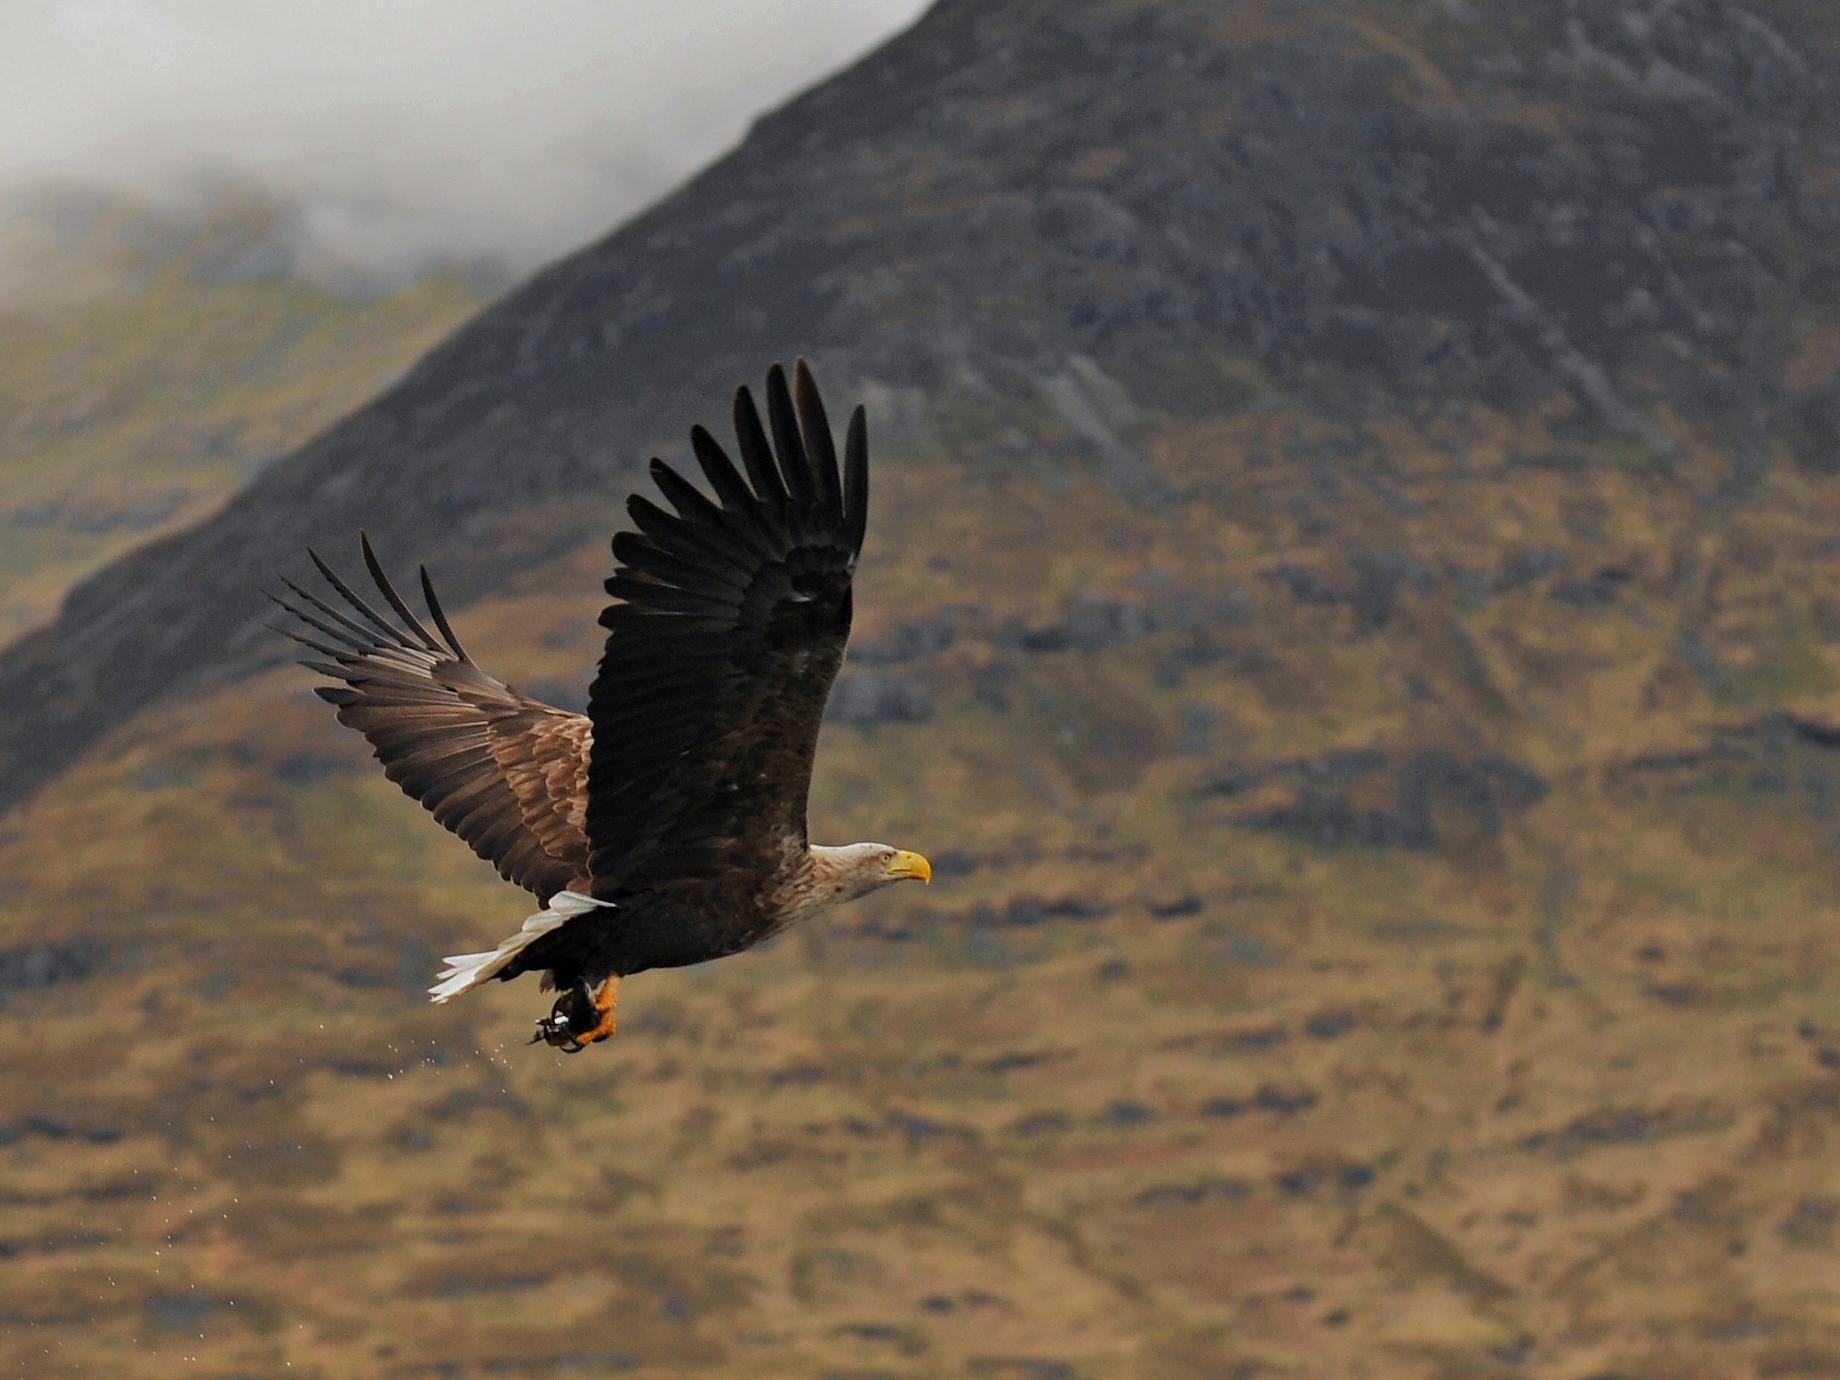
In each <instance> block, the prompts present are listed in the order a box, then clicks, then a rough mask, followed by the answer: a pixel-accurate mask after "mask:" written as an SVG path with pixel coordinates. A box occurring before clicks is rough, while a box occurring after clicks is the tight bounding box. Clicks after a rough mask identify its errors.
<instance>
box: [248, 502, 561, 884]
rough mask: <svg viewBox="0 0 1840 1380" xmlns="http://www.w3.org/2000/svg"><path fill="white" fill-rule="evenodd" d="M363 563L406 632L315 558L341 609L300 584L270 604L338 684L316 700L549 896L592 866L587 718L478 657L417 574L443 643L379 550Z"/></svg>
mask: <svg viewBox="0 0 1840 1380" xmlns="http://www.w3.org/2000/svg"><path fill="white" fill-rule="evenodd" d="M360 544H361V548H362V552H363V556H364V564H365V567H366V568H367V569H368V571H369V572H370V575H371V579H372V581H373V582H374V583H375V584H376V586H377V592H378V593H379V594H380V595H381V596H382V597H383V600H384V602H385V604H387V605H388V606H389V608H390V609H391V610H393V611H394V612H395V614H396V616H397V618H398V619H400V620H401V623H400V625H399V624H398V623H395V622H392V621H391V620H390V619H388V618H386V617H385V616H384V615H383V614H381V613H379V612H378V611H377V609H376V608H375V607H373V606H372V605H371V604H370V603H368V602H367V601H366V600H365V599H364V598H362V597H361V596H360V595H359V594H358V593H357V592H356V591H354V590H353V589H352V588H351V587H350V586H349V585H347V584H346V583H345V581H344V580H342V579H341V578H340V577H339V575H338V574H337V573H336V572H335V571H334V570H333V569H332V568H331V567H330V566H329V565H327V564H326V563H325V562H324V561H322V560H321V559H320V558H319V556H318V555H317V554H315V553H313V552H309V553H308V554H309V555H310V556H311V557H312V560H313V564H314V565H315V567H316V568H317V569H318V570H319V572H320V574H321V576H322V577H324V579H325V581H326V583H327V585H328V586H329V587H330V591H331V593H332V594H333V595H335V596H336V597H337V599H338V600H339V601H340V602H341V603H342V605H343V607H339V606H337V605H335V604H334V603H333V602H331V601H329V600H327V599H324V598H322V597H320V596H319V595H316V594H314V593H312V592H310V591H308V590H306V589H303V588H302V587H301V586H299V585H297V584H295V583H294V582H293V581H291V580H287V581H284V583H285V584H286V585H287V587H288V591H289V593H290V595H291V596H292V597H291V598H288V599H284V598H279V597H277V598H276V599H275V602H276V603H277V604H279V605H280V606H281V607H282V608H283V609H285V610H287V611H288V612H289V613H290V614H292V615H293V616H294V617H295V618H297V619H299V620H300V622H301V623H302V624H304V625H305V627H306V628H307V629H309V630H310V634H311V635H309V634H308V633H303V632H299V631H289V630H288V629H282V631H284V632H287V633H288V636H290V637H292V638H294V639H295V640H296V641H298V642H300V643H302V644H303V645H305V646H307V647H309V648H311V649H312V650H313V651H315V652H317V653H318V654H319V658H322V659H315V660H311V661H306V662H303V663H302V664H303V665H306V666H308V667H310V668H311V669H313V670H315V671H317V672H319V673H320V674H321V675H325V676H329V677H331V678H333V679H334V680H336V681H338V682H339V683H338V684H336V685H325V686H320V687H319V688H318V689H317V691H316V693H317V694H318V695H319V697H320V698H321V699H323V700H325V701H326V702H327V703H328V704H331V705H332V706H333V707H334V708H336V709H337V710H338V715H339V722H340V723H343V724H346V725H348V726H350V727H352V728H355V729H357V730H358V731H359V732H360V733H362V734H363V735H364V736H365V738H367V739H368V740H369V741H370V744H371V746H372V748H373V749H375V751H376V755H377V760H378V761H379V762H381V763H382V764H383V770H384V774H385V775H386V776H388V777H389V779H390V780H392V781H394V782H395V783H396V784H397V785H398V786H400V787H402V789H403V791H404V793H405V794H407V795H409V796H411V797H413V798H414V799H416V800H419V801H420V802H421V803H422V804H423V806H425V807H426V808H427V809H428V810H429V811H430V812H431V813H432V814H433V815H434V817H435V819H436V821H437V822H438V823H440V824H441V825H442V826H443V827H445V828H447V829H450V830H452V831H453V832H454V833H456V834H458V835H459V836H460V837H461V838H462V839H464V840H465V841H466V842H467V844H468V845H469V846H470V847H471V848H472V849H473V851H474V852H475V853H477V854H478V855H479V856H480V857H482V858H484V859H485V860H486V861H488V862H490V863H492V864H493V866H495V867H496V868H497V869H498V872H499V875H500V876H502V877H504V878H505V879H506V880H507V881H512V882H516V883H517V884H518V885H519V886H522V887H524V888H526V889H527V890H529V891H532V892H534V893H535V894H536V895H538V896H540V897H541V896H553V895H555V894H556V893H558V892H562V891H565V890H566V889H567V888H568V887H569V886H570V884H571V883H572V882H576V881H579V880H582V879H584V878H585V876H586V869H587V860H588V859H587V854H588V849H587V837H586V834H585V833H584V832H583V829H584V824H585V820H586V814H587V772H588V755H589V747H590V743H591V741H592V737H593V730H592V729H591V728H590V726H589V723H588V720H587V719H586V718H584V717H582V716H581V715H579V714H570V713H566V712H564V711H562V710H559V709H555V708H553V707H551V706H550V705H547V704H542V703H540V702H539V701H536V700H533V699H531V698H529V697H528V696H525V695H520V694H519V693H517V692H516V691H515V690H512V689H511V688H510V687H509V686H507V685H505V684H504V683H503V682H502V681H499V680H498V679H496V678H495V677H493V676H490V675H487V674H486V673H485V672H484V671H482V670H480V668H479V667H478V666H477V665H476V664H475V663H474V662H473V660H472V658H471V657H469V656H468V655H467V654H466V652H465V650H464V649H463V648H462V647H461V645H460V642H459V639H458V638H456V637H455V636H454V632H453V628H452V627H451V626H450V625H449V623H448V621H447V615H446V614H445V613H444V612H443V611H442V609H441V605H440V601H439V600H438V599H437V598H436V597H435V593H434V586H433V583H432V582H431V581H430V580H429V578H428V572H427V571H426V570H425V569H424V570H423V571H421V586H422V595H423V598H424V600H425V601H426V603H427V606H428V615H429V617H430V618H431V619H432V620H433V622H434V625H435V627H436V628H437V629H439V631H440V635H441V639H442V640H440V641H437V640H436V638H435V636H434V635H433V634H432V633H430V632H429V630H428V628H427V627H426V626H425V625H424V624H423V623H422V621H421V620H420V618H418V617H417V616H416V614H415V613H414V612H413V611H412V610H411V609H410V608H409V606H408V604H407V602H406V601H405V600H404V599H403V598H402V596H401V595H400V594H398V593H397V591H396V588H395V586H394V585H392V584H391V583H390V580H389V578H388V576H386V575H385V574H384V571H383V567H382V565H381V564H380V563H379V561H378V560H377V556H376V553H375V552H374V551H373V550H372V549H371V544H370V541H369V539H368V538H361V539H360Z"/></svg>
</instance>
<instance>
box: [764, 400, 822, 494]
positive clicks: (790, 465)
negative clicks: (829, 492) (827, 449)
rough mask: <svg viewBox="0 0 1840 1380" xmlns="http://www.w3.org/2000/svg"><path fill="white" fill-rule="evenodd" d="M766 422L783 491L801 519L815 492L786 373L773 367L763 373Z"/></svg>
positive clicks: (809, 463)
mask: <svg viewBox="0 0 1840 1380" xmlns="http://www.w3.org/2000/svg"><path fill="white" fill-rule="evenodd" d="M767 421H768V423H769V424H770V425H771V426H772V428H773V450H774V453H775V454H776V455H777V456H778V457H779V471H780V473H781V474H782V475H784V476H785V478H786V492H787V493H789V494H791V495H792V502H793V507H794V508H795V509H796V510H797V511H798V514H799V515H800V516H802V515H803V512H804V510H805V509H806V508H809V507H810V506H811V502H812V500H813V499H814V498H815V497H817V489H816V487H815V486H814V485H813V484H812V481H811V462H810V461H809V460H807V459H806V458H805V442H804V441H803V440H802V439H801V438H800V436H799V423H798V418H797V416H796V415H795V414H794V412H793V408H792V394H791V392H790V391H788V390H787V388H786V371H785V370H784V369H782V368H780V367H779V365H777V364H775V365H774V366H773V367H772V368H771V369H769V370H768V371H767ZM794 521H795V523H796V521H797V518H796V517H795V519H794Z"/></svg>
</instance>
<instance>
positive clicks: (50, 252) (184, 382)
mask: <svg viewBox="0 0 1840 1380" xmlns="http://www.w3.org/2000/svg"><path fill="white" fill-rule="evenodd" d="M0 213H3V214H0V251H3V252H0V418H4V419H5V420H4V423H3V424H0V642H5V641H9V640H11V639H12V638H14V637H17V636H18V635H20V634H21V633H23V632H25V631H26V630H27V629H28V628H31V627H34V626H36V625H38V624H41V623H45V622H48V621H50V618H51V616H52V614H53V613H54V612H55V611H56V608H57V601H58V598H59V597H60V596H61V595H62V594H63V592H64V591H65V590H66V589H67V588H68V587H69V586H70V584H71V583H72V582H73V581H74V580H76V579H78V578H80V577H82V576H85V575H88V574H90V573H92V572H93V571H95V570H96V569H98V568H99V567H101V566H102V565H104V564H105V563H106V562H107V561H109V560H110V559H112V558H114V557H116V556H119V555H121V554H122V553H123V552H125V551H127V550H129V549H131V548H132V547H134V546H135V545H138V544H139V543H141V542H144V541H146V540H147V539H148V538H149V537H150V536H153V535H155V534H158V533H160V532H169V531H173V530H176V529H178V528H179V527H182V526H185V525H187V524H190V523H193V522H196V521H197V520H198V519H199V518H200V517H201V516H203V515H204V514H205V513H208V512H209V511H210V510H211V509H212V508H213V507H215V506H216V505H217V504H218V503H219V502H220V501H222V500H223V499H224V498H226V497H228V496H229V495H230V494H231V493H233V492H234V491H235V490H236V489H237V488H239V487H240V486H241V485H242V484H243V483H244V482H245V481H246V480H247V479H248V478H249V476H250V475H251V474H252V473H254V472H255V471H256V470H257V469H258V468H259V467H260V466H261V464H262V463H263V462H265V461H267V460H270V459H273V458H274V457H275V456H276V455H279V454H281V453H283V452H285V451H286V450H288V449H291V448H292V447H294V446H295V445H298V444H299V443H300V441H301V440H302V439H303V438H305V437H308V436H311V435H312V434H314V433H315V432H317V431H320V430H322V429H323V428H324V427H325V426H326V424H327V423H328V422H329V421H330V420H332V419H333V418H336V417H338V416H339V415H341V414H342V413H344V412H347V411H349V410H351V409H352V408H353V407H355V406H357V405H358V404H359V403H360V402H362V401H363V400H364V399H365V398H367V397H368V396H370V395H371V394H372V393H374V392H375V391H376V390H377V388H378V387H379V386H381V385H382V384H383V383H386V382H387V381H388V380H390V379H391V378H393V377H395V376H396V375H397V374H399V373H401V371H402V370H403V369H404V368H406V367H407V366H408V365H409V364H410V363H412V362H413V361H414V359H415V358H416V356H418V355H419V354H421V353H422V352H423V351H425V350H426V349H427V348H428V347H429V345H431V344H432V343H434V342H435V341H436V340H438V339H439V338H440V337H441V336H443V335H445V334H446V333H447V332H448V331H450V330H452V329H453V328H454V327H455V326H456V325H458V324H459V323H460V322H461V321H462V320H464V319H465V318H466V317H467V316H468V315H470V314H471V312H472V311H474V310H475V309H477V307H478V306H479V305H480V298H479V296H478V290H477V289H476V288H474V287H473V286H471V285H469V284H468V283H467V282H466V280H465V279H464V278H463V277H462V275H461V274H460V273H458V272H457V271H454V270H452V269H449V270H446V271H436V272H431V273H428V274H426V275H424V276H422V277H421V278H420V279H418V280H417V281H414V282H409V283H398V284H392V285H388V286H387V288H386V287H363V288H361V287H360V285H358V284H356V283H351V282H347V283H345V284H343V285H340V284H338V283H337V282H336V279H334V278H333V277H332V274H331V272H330V270H331V269H332V268H333V267H334V266H332V265H326V266H324V268H325V270H326V271H324V272H317V273H316V272H308V271H305V270H306V269H307V268H310V267H311V266H310V265H302V264H301V263H299V262H298V258H299V255H298V252H297V250H296V248H295V246H294V245H293V244H292V243H291V239H292V235H291V232H292V230H293V226H292V225H291V221H290V211H289V208H288V207H286V206H285V205H282V204H279V203H277V202H275V201H274V200H273V199H272V198H266V197H263V196H261V195H259V194H256V193H254V192H251V191H249V190H248V189H242V188H231V187H224V188H219V189H217V191H216V192H215V194H213V195H212V196H210V197H208V198H206V199H203V200H201V201H200V202H199V203H198V204H197V205H194V206H191V207H187V208H182V209H178V210H169V211H164V212H162V211H156V210H154V209H153V208H150V207H147V206H143V205H139V204H136V203H135V202H133V201H130V200H127V199H124V198H118V197H109V196H104V195H102V194H100V193H93V192H90V193H86V192H79V191H74V190H70V189H64V190H61V191H55V190H52V191H44V192H41V193H38V194H35V195H28V194H18V195H16V196H15V197H14V198H13V199H12V200H10V201H9V202H8V204H7V205H6V206H4V207H0ZM347 277H349V274H348V275H347Z"/></svg>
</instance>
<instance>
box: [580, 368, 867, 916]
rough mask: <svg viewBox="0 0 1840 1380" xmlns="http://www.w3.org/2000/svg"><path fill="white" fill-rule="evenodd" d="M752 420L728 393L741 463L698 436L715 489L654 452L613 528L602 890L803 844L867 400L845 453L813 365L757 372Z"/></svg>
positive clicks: (603, 726)
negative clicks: (645, 489)
mask: <svg viewBox="0 0 1840 1380" xmlns="http://www.w3.org/2000/svg"><path fill="white" fill-rule="evenodd" d="M766 404H767V406H766V419H765V424H764V425H763V422H762V418H761V414H760V410H759V409H758V407H757V406H756V404H755V402H754V398H753V395H752V394H751V393H750V392H749V391H748V390H747V389H746V388H742V389H740V390H739V391H738V392H737V393H736V396H735V410H734V417H735V444H736V449H737V451H738V452H739V456H740V465H739V466H737V465H736V463H735V462H734V460H732V459H731V458H730V457H729V455H728V453H727V452H726V451H725V450H724V449H723V448H722V446H721V445H720V443H718V442H717V441H716V439H715V437H713V436H712V435H710V434H709V432H707V431H705V430H703V429H702V428H700V427H699V428H697V429H696V430H695V431H693V432H692V433H691V448H692V451H693V453H694V456H695V459H696V462H697V467H698V469H699V470H700V472H701V475H702V478H703V480H704V482H705V483H706V484H707V485H708V487H709V490H710V491H711V492H712V493H713V494H714V497H713V498H711V497H710V496H709V495H708V494H706V493H705V492H704V491H703V490H702V489H700V488H698V487H697V486H696V485H695V484H693V483H691V482H690V481H689V480H688V479H686V478H684V477H683V476H682V475H680V474H679V473H678V472H677V471H676V470H674V469H673V468H672V467H671V466H669V465H667V464H665V463H664V462H663V461H661V460H654V461H653V462H652V476H653V478H654V480H655V481H656V483H657V485H658V489H659V492H660V493H661V494H662V496H663V498H664V500H665V503H666V504H668V505H669V506H668V508H667V507H663V506H660V505H659V504H657V503H653V502H651V501H649V500H647V499H645V498H642V497H637V496H635V497H634V498H633V499H631V500H630V501H629V503H628V505H627V509H628V512H629V514H630V515H631V517H632V521H633V525H634V527H635V528H636V529H637V530H635V531H626V532H621V533H620V534H619V535H618V536H616V537H615V538H614V541H613V553H614V556H615V559H616V567H615V570H614V573H613V575H612V577H611V578H610V579H609V580H608V581H607V592H608V593H609V594H610V595H612V596H613V598H614V602H613V603H612V604H610V605H609V606H608V608H607V609H606V611H605V612H604V613H603V614H602V615H601V620H600V621H601V624H602V626H603V627H605V628H606V629H607V634H608V635H607V643H606V650H605V652H604V654H603V656H602V658H601V664H600V672H599V675H598V677H597V678H596V680H595V683H594V687H593V689H592V690H591V691H590V694H589V709H588V714H589V718H590V719H591V720H592V722H593V725H594V746H593V749H592V752H591V760H590V767H589V773H588V814H587V836H588V839H589V859H590V870H591V873H592V875H593V878H594V894H595V895H596V896H599V897H604V898H611V897H613V896H616V895H619V894H621V893H622V891H626V890H632V889H635V888H638V887H641V886H643V885H644V884H645V883H646V882H647V881H648V880H650V879H655V878H666V877H671V876H709V875H711V873H712V870H714V869H718V868H723V867H732V866H736V865H740V866H744V867H756V868H770V867H773V866H776V865H777V864H778V862H779V861H780V860H781V859H782V858H783V856H784V855H785V852H786V850H787V849H789V848H792V847H802V846H803V845H804V841H805V840H804V828H805V797H806V791H807V788H808V786H809V783H810V777H811V759H812V754H813V753H814V751H815V749H816V746H817V734H818V726H819V723H820V721H821V720H822V718H823V713H824V704H825V700H826V699H827V698H828V696H829V693H830V686H831V682H832V680H833V679H834V678H835V676H836V673H837V668H838V666H839V665H840V664H841V661H842V657H843V647H844V642H845V639H846V638H847V637H848V635H849V628H850V611H851V593H850V583H851V576H852V573H853V571H854V569H855V566H856V560H857V557H858V555H859V554H860V553H861V550H862V543H863V536H864V533H865V531H866V530H867V525H868V501H869V487H868V443H867V432H866V427H865V424H864V422H863V418H862V411H861V409H860V408H859V409H857V411H856V413H855V415H853V416H852V418H851V421H850V428H849V435H848V438H847V440H846V442H845V446H844V459H843V464H842V467H841V470H840V468H839V464H838V456H837V450H836V444H835V441H834V439H833V437H832V435H831V431H830V423H829V421H828V419H827V418H826V415H825V411H824V405H823V403H822V401H821V400H820V398H819V395H818V389H817V385H816V383H815V382H814V381H813V379H812V376H811V371H810V370H809V369H808V368H807V367H806V366H805V364H804V362H803V361H801V362H800V363H799V365H798V367H797V370H796V371H795V377H794V381H793V383H792V385H791V387H788V385H787V380H786V375H785V371H784V370H782V369H780V368H778V367H777V366H775V367H774V369H773V370H772V371H770V372H769V374H768V375H767V389H766Z"/></svg>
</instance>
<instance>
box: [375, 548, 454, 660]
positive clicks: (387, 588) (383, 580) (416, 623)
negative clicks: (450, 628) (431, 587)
mask: <svg viewBox="0 0 1840 1380" xmlns="http://www.w3.org/2000/svg"><path fill="white" fill-rule="evenodd" d="M358 545H359V546H360V547H362V548H363V551H364V564H365V565H366V566H367V567H368V568H369V570H370V572H371V579H373V580H375V581H376V582H377V588H378V589H379V590H381V591H382V592H383V597H384V598H385V599H388V600H389V601H390V607H391V608H393V609H395V610H396V614H397V616H398V617H399V618H401V619H402V621H403V622H405V623H407V624H408V625H409V626H410V627H411V628H413V629H414V630H415V635H416V636H417V637H419V638H421V639H422V645H423V646H424V647H426V648H427V649H428V650H429V651H431V652H439V651H441V650H442V647H441V644H440V643H439V642H436V641H435V640H434V635H433V634H432V633H430V632H429V631H428V629H426V628H424V627H423V626H422V620H421V619H419V618H417V617H416V616H415V614H414V612H413V611H412V610H411V609H410V608H409V605H408V604H406V603H405V602H403V597H402V595H400V594H398V593H397V592H396V586H395V585H393V584H391V583H390V579H389V576H387V575H385V574H384V573H383V566H382V564H381V563H379V561H378V560H377V553H376V552H375V551H373V550H371V539H370V538H369V537H368V536H366V535H365V534H364V533H362V532H360V533H358Z"/></svg>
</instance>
